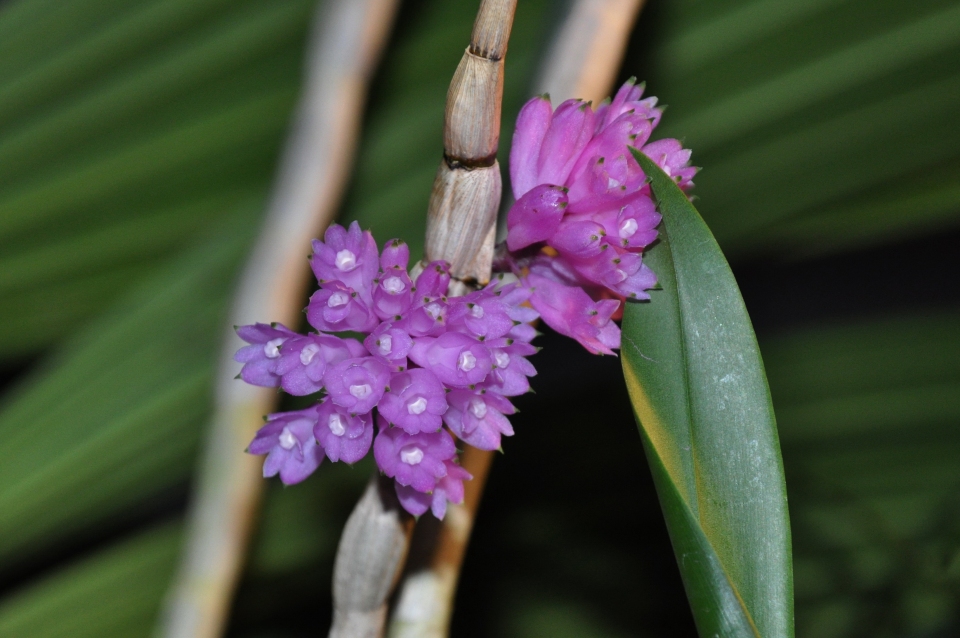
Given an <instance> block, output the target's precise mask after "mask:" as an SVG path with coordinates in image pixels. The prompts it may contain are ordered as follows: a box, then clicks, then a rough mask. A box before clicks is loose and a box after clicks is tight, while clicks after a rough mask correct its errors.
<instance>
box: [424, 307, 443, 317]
mask: <svg viewBox="0 0 960 638" xmlns="http://www.w3.org/2000/svg"><path fill="white" fill-rule="evenodd" d="M425 310H426V311H427V314H428V315H430V316H431V317H433V320H434V321H436V320H437V319H439V318H440V315H442V314H443V306H441V305H440V304H438V303H432V304H430V305H428V306H427V307H426V308H425Z"/></svg>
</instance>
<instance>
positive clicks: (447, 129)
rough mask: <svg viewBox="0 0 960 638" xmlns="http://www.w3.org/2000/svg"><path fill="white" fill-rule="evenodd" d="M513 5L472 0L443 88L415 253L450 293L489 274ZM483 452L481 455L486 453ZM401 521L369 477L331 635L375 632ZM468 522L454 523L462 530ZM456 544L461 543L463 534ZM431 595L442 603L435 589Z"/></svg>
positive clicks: (395, 570) (346, 540) (349, 637)
mask: <svg viewBox="0 0 960 638" xmlns="http://www.w3.org/2000/svg"><path fill="white" fill-rule="evenodd" d="M515 10H516V0H482V2H481V4H480V9H479V11H478V13H477V18H476V21H475V22H474V26H473V35H472V37H471V41H470V46H469V47H468V48H467V50H466V51H465V52H464V54H463V58H461V60H460V64H459V66H458V67H457V70H456V72H455V74H454V77H453V81H452V82H451V84H450V90H449V91H448V92H447V106H446V113H445V117H444V136H443V139H444V156H443V161H442V162H441V163H440V168H439V170H438V171H437V177H436V179H435V181H434V184H433V191H432V192H431V196H430V203H429V206H428V210H427V237H426V246H425V251H424V252H425V257H426V261H433V260H438V259H443V260H446V261H447V262H449V263H450V265H451V267H450V271H451V275H452V276H453V278H454V281H453V282H451V291H450V294H462V293H464V292H466V291H467V290H469V289H470V287H471V286H474V285H477V284H483V283H486V282H488V281H489V280H490V270H491V264H492V262H493V242H494V234H495V231H496V216H497V208H498V207H499V204H500V191H501V177H500V167H499V165H498V164H497V160H496V154H497V146H498V144H499V139H500V104H501V101H502V96H503V58H504V56H505V55H506V52H507V41H508V40H509V37H510V28H511V26H512V25H513V14H514V11H515ZM482 454H486V453H482ZM485 458H486V461H485V462H486V464H489V455H486V456H485ZM472 471H474V472H476V470H472ZM478 478H480V481H479V483H480V484H481V485H482V477H478ZM475 480H476V479H475ZM470 483H472V481H471V482H469V483H468V485H469V484H470ZM468 489H470V488H469V487H468ZM477 496H479V493H477ZM464 511H466V510H464ZM448 516H449V518H450V519H451V520H453V519H454V518H456V517H457V514H456V512H453V511H451V513H450V514H449V515H448ZM426 520H429V519H425V520H424V522H426ZM410 521H411V519H410V517H409V516H406V515H404V514H403V513H402V511H401V510H400V509H399V507H398V505H397V500H396V495H395V494H394V492H393V489H389V490H384V489H383V486H382V484H380V483H378V482H377V481H372V482H371V484H370V486H369V487H368V489H367V492H366V493H365V494H364V497H363V498H362V499H361V501H360V503H358V505H357V507H356V508H355V509H354V511H353V513H352V514H351V516H350V520H349V522H348V523H347V527H346V528H345V529H344V532H343V535H342V536H341V540H340V546H339V547H338V548H337V558H336V564H335V566H334V577H333V582H334V619H333V627H332V628H331V630H330V636H331V638H354V637H360V636H362V637H370V638H375V637H377V636H381V635H382V634H383V628H384V621H385V620H386V609H387V597H388V596H389V594H390V591H391V590H392V588H393V585H394V583H395V582H396V580H397V578H398V577H399V575H400V570H401V568H402V567H403V564H402V563H403V557H404V556H405V554H406V548H407V547H408V546H409V542H410V536H409V534H410V531H411V528H412V525H410ZM471 526H472V525H470V524H467V525H466V526H465V527H464V528H463V529H465V530H466V533H467V534H469V530H470V528H471ZM371 539H375V541H373V540H371ZM460 545H461V546H465V545H466V539H465V538H463V539H460ZM400 548H402V551H401V549H400ZM456 562H457V564H459V560H458V561H456ZM440 601H441V603H444V604H447V603H446V602H445V601H446V598H445V597H443V596H441V598H440ZM448 615H449V614H448ZM444 626H445V625H444Z"/></svg>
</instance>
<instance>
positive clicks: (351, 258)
mask: <svg viewBox="0 0 960 638" xmlns="http://www.w3.org/2000/svg"><path fill="white" fill-rule="evenodd" d="M323 239H324V241H319V240H314V241H313V256H312V257H311V258H310V266H311V267H312V268H313V273H314V275H316V277H317V281H319V282H320V283H321V284H323V283H327V282H333V281H339V282H340V283H342V284H343V285H344V286H345V287H347V288H352V289H353V290H354V291H356V292H357V293H358V294H359V295H360V297H361V298H362V299H364V300H365V301H366V300H369V299H370V289H371V287H372V284H373V279H374V278H375V277H376V276H377V271H378V270H379V265H380V264H379V257H380V256H379V254H378V253H377V242H375V241H374V239H373V235H371V234H370V233H369V232H364V231H361V230H360V224H358V223H357V222H353V223H352V224H350V228H349V230H348V229H345V228H344V227H343V226H339V225H337V224H333V225H331V226H330V227H329V228H328V229H327V232H326V234H325V235H324V237H323Z"/></svg>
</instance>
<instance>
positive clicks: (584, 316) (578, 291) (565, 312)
mask: <svg viewBox="0 0 960 638" xmlns="http://www.w3.org/2000/svg"><path fill="white" fill-rule="evenodd" d="M526 281H527V282H528V283H529V284H530V285H531V286H533V287H534V292H535V294H534V295H533V296H532V297H531V299H530V301H531V303H532V304H533V307H534V308H536V309H537V311H538V312H539V313H540V316H541V317H543V320H544V321H545V322H547V325H549V326H550V327H551V328H553V329H554V330H556V331H557V332H559V333H560V334H562V335H566V336H568V337H571V338H573V339H576V340H577V341H578V342H580V344H581V345H582V346H583V347H584V348H586V349H587V350H589V351H590V352H592V353H593V354H613V350H615V349H617V348H619V347H620V328H618V327H617V324H615V323H613V321H611V320H610V317H611V316H612V315H613V313H614V312H616V310H617V308H618V307H619V306H620V302H619V301H617V300H615V299H603V300H600V301H596V302H595V301H593V300H592V299H591V298H590V296H589V295H588V294H587V293H585V292H584V291H583V288H579V287H576V286H565V285H563V284H561V283H559V282H557V281H555V280H553V279H550V278H547V277H543V276H541V275H537V274H533V273H531V274H530V275H529V276H528V277H527V278H526Z"/></svg>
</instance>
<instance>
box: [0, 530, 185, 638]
mask: <svg viewBox="0 0 960 638" xmlns="http://www.w3.org/2000/svg"><path fill="white" fill-rule="evenodd" d="M179 546H180V527H179V525H176V524H172V523H166V524H162V525H158V526H157V527H155V528H153V529H149V530H147V531H146V532H142V533H140V534H138V535H137V536H135V537H133V538H130V539H125V540H123V541H121V542H119V543H117V544H115V545H112V546H109V547H107V548H106V549H103V550H101V551H98V552H97V553H95V554H93V555H91V556H88V557H85V558H83V559H81V560H80V561H78V562H77V563H76V564H72V565H68V566H66V567H65V568H64V569H62V570H60V571H57V572H56V573H54V574H52V575H50V576H46V577H44V578H42V579H41V580H40V581H38V582H35V583H31V584H29V585H27V586H25V587H24V588H22V589H20V590H17V591H15V592H13V593H12V594H11V595H9V596H8V597H6V598H4V599H3V602H2V603H0V636H30V638H67V637H69V638H103V637H104V636H109V637H110V638H128V637H129V638H134V637H143V638H146V637H147V636H150V632H151V626H152V623H153V620H154V618H155V617H156V615H157V613H158V612H159V611H160V603H161V601H162V600H163V596H164V594H165V593H166V588H167V582H168V581H169V579H170V577H171V575H172V573H173V568H174V566H175V564H176V563H175V561H176V557H177V553H178V552H179V549H180V547H179Z"/></svg>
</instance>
